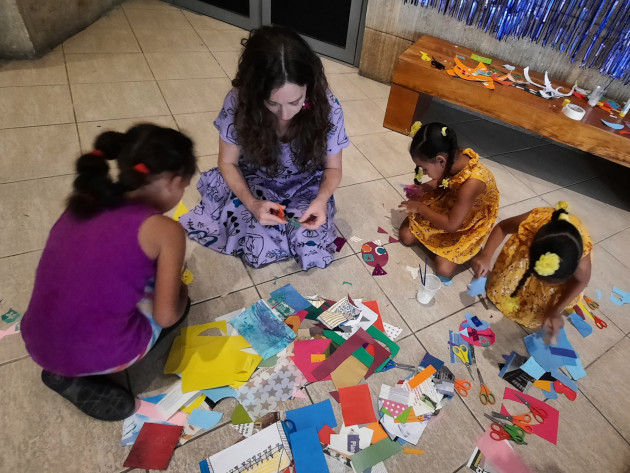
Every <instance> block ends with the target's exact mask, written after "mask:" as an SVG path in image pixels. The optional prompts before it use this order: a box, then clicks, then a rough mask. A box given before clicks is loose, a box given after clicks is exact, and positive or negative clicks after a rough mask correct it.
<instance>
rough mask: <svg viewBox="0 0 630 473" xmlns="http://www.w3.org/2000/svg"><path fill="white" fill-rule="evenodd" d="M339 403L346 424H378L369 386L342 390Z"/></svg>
mask: <svg viewBox="0 0 630 473" xmlns="http://www.w3.org/2000/svg"><path fill="white" fill-rule="evenodd" d="M339 401H340V404H341V414H342V415H343V422H344V424H346V425H357V424H371V423H372V422H376V416H375V415H374V407H373V405H372V395H371V394H370V387H369V386H368V385H367V384H359V385H358V386H349V387H346V388H340V389H339Z"/></svg>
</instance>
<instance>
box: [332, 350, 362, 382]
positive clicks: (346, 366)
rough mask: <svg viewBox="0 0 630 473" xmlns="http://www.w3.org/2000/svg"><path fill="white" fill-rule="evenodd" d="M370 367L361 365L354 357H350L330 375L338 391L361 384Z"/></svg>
mask: <svg viewBox="0 0 630 473" xmlns="http://www.w3.org/2000/svg"><path fill="white" fill-rule="evenodd" d="M367 370H368V367H367V366H365V365H364V364H363V363H361V362H360V361H359V360H358V359H356V358H355V357H354V356H349V357H348V358H346V359H345V360H343V361H342V362H341V364H340V365H339V366H338V367H337V368H335V370H334V371H333V372H332V373H331V374H330V377H331V378H332V381H333V383H334V384H335V387H336V388H337V389H339V388H345V387H348V386H356V385H357V384H359V383H360V382H361V380H362V379H363V378H364V377H365V375H366V373H367Z"/></svg>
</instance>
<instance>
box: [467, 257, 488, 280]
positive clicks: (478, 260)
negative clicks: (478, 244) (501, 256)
mask: <svg viewBox="0 0 630 473" xmlns="http://www.w3.org/2000/svg"><path fill="white" fill-rule="evenodd" d="M491 259H492V255H486V254H485V253H484V251H483V250H482V251H481V252H479V254H478V255H477V256H475V257H474V258H473V259H472V260H470V265H471V266H472V270H473V273H474V274H475V277H476V278H481V277H484V276H487V275H488V273H489V272H490V271H491V270H492V267H491Z"/></svg>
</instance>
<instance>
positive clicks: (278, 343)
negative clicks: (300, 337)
mask: <svg viewBox="0 0 630 473" xmlns="http://www.w3.org/2000/svg"><path fill="white" fill-rule="evenodd" d="M230 324H231V325H232V326H233V327H234V328H235V329H236V330H238V333H239V334H241V335H242V336H243V337H245V339H246V340H247V341H248V342H249V344H250V345H251V346H252V347H253V348H254V350H256V352H258V354H259V355H260V356H262V357H263V359H264V360H267V359H269V358H271V357H272V356H273V355H276V354H277V353H279V352H281V351H282V350H284V349H285V348H286V347H287V346H288V345H289V344H290V343H291V342H292V341H293V340H294V339H295V332H294V331H293V330H291V329H290V328H289V326H288V325H287V324H285V323H284V322H282V321H281V320H280V319H278V317H276V315H275V314H274V313H273V312H272V311H271V309H270V308H269V307H268V306H267V304H265V302H264V301H262V300H259V301H258V302H256V303H255V304H254V305H252V306H251V307H249V308H248V309H246V310H245V311H243V312H242V313H241V314H239V315H237V316H236V317H234V318H233V319H232V320H230Z"/></svg>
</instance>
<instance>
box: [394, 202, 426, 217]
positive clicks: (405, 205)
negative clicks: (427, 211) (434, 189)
mask: <svg viewBox="0 0 630 473" xmlns="http://www.w3.org/2000/svg"><path fill="white" fill-rule="evenodd" d="M398 208H399V209H401V210H402V211H403V212H406V213H408V214H420V213H421V210H422V209H424V208H426V205H425V204H423V203H422V202H417V201H414V200H406V201H405V202H401V203H400V205H399V206H398Z"/></svg>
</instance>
